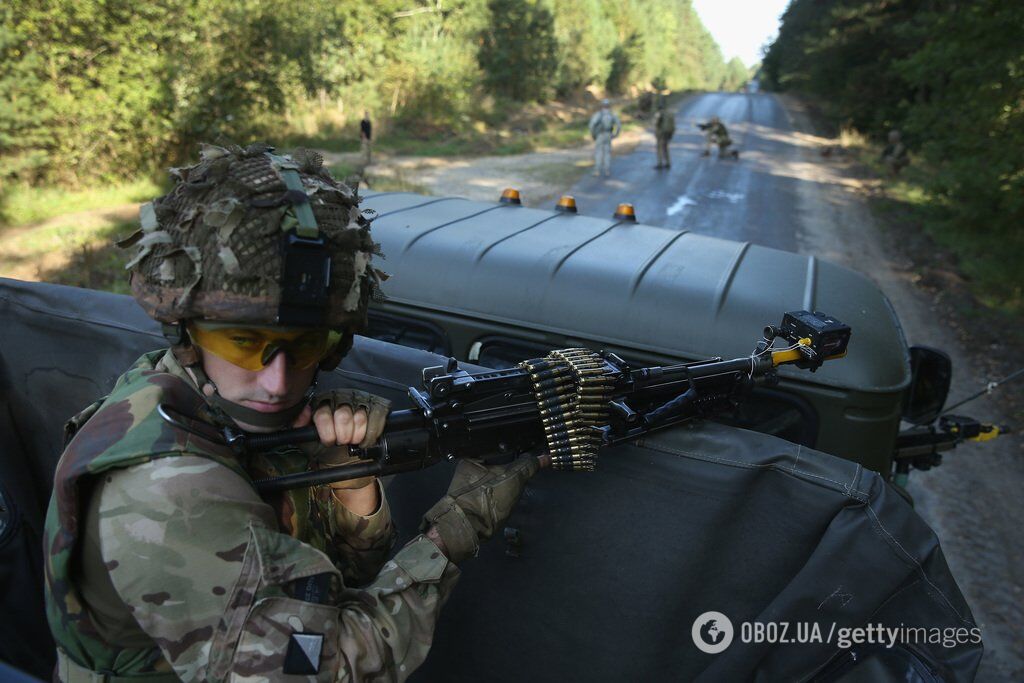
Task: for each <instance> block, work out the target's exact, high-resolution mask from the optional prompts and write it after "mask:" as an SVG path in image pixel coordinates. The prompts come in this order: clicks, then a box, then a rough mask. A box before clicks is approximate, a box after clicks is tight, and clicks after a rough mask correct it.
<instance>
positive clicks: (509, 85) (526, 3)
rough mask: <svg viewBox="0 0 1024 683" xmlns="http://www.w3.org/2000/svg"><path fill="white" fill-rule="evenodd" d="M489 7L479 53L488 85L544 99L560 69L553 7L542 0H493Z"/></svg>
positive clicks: (512, 96)
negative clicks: (488, 16) (550, 8)
mask: <svg viewBox="0 0 1024 683" xmlns="http://www.w3.org/2000/svg"><path fill="white" fill-rule="evenodd" d="M487 7H488V10H489V11H490V17H491V20H490V22H489V23H488V25H487V26H486V28H484V29H483V31H482V32H481V34H480V51H479V55H478V59H479V62H480V68H481V69H482V70H483V72H484V84H485V85H486V87H487V89H488V90H489V91H490V92H492V93H495V94H497V95H503V96H505V97H508V98H510V99H513V100H517V101H521V102H525V101H530V100H542V99H544V98H545V97H546V96H547V95H548V94H549V92H550V91H551V87H552V84H553V82H554V76H555V73H556V71H557V69H558V61H557V54H558V41H557V40H556V39H555V35H554V30H553V28H552V24H553V21H554V18H553V16H552V15H551V11H550V10H549V9H548V7H547V5H546V4H545V3H543V2H541V1H540V0H489V1H488V3H487Z"/></svg>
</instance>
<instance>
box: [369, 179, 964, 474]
mask: <svg viewBox="0 0 1024 683" xmlns="http://www.w3.org/2000/svg"><path fill="white" fill-rule="evenodd" d="M510 197H512V198H514V197H516V193H514V192H508V193H507V196H506V197H505V199H506V201H502V202H494V203H487V202H477V201H469V200H466V199H461V198H457V197H424V196H420V195H416V194H408V193H387V192H385V193H367V195H366V198H365V201H364V204H363V205H364V207H367V208H369V209H372V210H373V211H375V212H376V218H375V220H374V221H373V232H374V237H375V239H376V240H378V241H379V242H380V243H381V245H382V247H383V252H384V254H385V255H386V261H385V262H384V266H385V268H386V269H387V268H390V269H393V270H394V272H395V276H394V277H393V278H391V279H389V280H388V281H387V282H386V283H385V284H384V293H385V294H386V296H387V299H386V300H385V301H383V302H380V303H378V304H377V305H375V306H374V307H373V308H371V330H370V335H371V336H374V337H376V338H378V339H383V340H387V341H392V342H396V343H399V344H405V345H409V346H413V347H417V348H421V349H426V350H429V351H432V352H434V353H439V354H442V355H448V356H454V357H455V358H458V359H460V360H464V361H469V362H473V363H478V364H480V365H484V366H488V367H507V366H508V365H509V364H511V363H515V362H518V361H519V360H522V359H524V358H532V357H536V356H540V355H543V354H544V353H546V352H547V350H549V349H552V348H564V347H570V346H581V347H587V348H591V349H593V350H599V349H606V350H609V351H612V352H614V353H616V354H618V355H619V356H621V357H623V358H625V359H626V360H628V361H631V362H633V363H634V364H636V365H639V366H644V365H660V364H665V363H673V362H681V361H694V360H699V359H706V358H709V357H713V356H719V355H726V356H729V357H732V356H739V355H743V354H747V353H749V352H750V349H751V348H752V344H753V342H754V341H756V339H754V338H752V336H753V337H757V330H759V329H760V327H759V326H760V325H762V324H765V323H766V322H770V321H775V322H777V320H775V318H777V316H778V315H779V311H781V310H786V311H788V310H799V309H804V310H808V311H814V310H817V309H821V310H824V311H827V312H828V313H829V314H831V315H834V316H836V317H837V318H839V319H840V320H842V321H843V322H845V323H847V324H848V325H850V326H851V327H852V328H853V337H852V340H851V342H850V346H849V353H848V355H847V357H846V358H845V359H844V360H843V362H841V363H832V364H828V365H826V366H824V367H822V368H821V369H819V370H818V371H817V372H815V373H814V374H810V373H806V372H802V371H800V370H795V369H789V368H784V369H782V371H781V382H780V383H779V385H778V386H777V387H776V388H772V389H759V390H757V392H756V396H755V397H754V399H753V400H750V401H748V402H746V403H745V404H744V405H743V406H742V408H741V409H740V410H739V411H738V412H737V414H735V415H733V416H731V417H729V418H726V421H728V422H730V423H731V424H735V425H738V426H743V427H748V428H751V429H755V430H758V431H762V432H766V433H770V434H774V435H777V436H781V437H782V438H785V439H787V440H789V441H792V442H794V443H798V444H802V445H804V446H808V447H811V448H815V449H817V450H820V451H824V452H826V453H831V454H833V455H837V456H840V457H842V458H846V459H848V460H852V461H855V462H859V463H861V464H863V465H864V466H865V467H868V468H870V469H872V470H875V471H876V472H880V473H882V474H883V475H884V476H886V477H888V476H890V474H891V473H892V472H893V470H894V454H895V453H896V452H897V450H898V449H899V448H900V447H901V445H902V442H901V441H900V437H899V432H900V424H901V420H908V421H910V422H912V423H914V424H924V425H928V424H930V423H932V422H933V421H934V420H935V419H936V417H937V416H938V414H939V412H940V410H941V408H942V406H943V404H944V403H945V400H946V394H947V393H948V389H949V381H950V376H951V366H950V362H949V358H948V357H947V356H946V355H945V354H943V353H942V352H940V351H936V350H934V349H928V348H922V347H915V348H908V346H907V342H906V339H905V336H904V334H903V330H902V328H901V326H900V322H899V320H898V319H897V317H896V314H895V312H894V311H893V309H892V306H891V305H890V303H889V301H888V300H887V299H886V297H885V295H884V294H883V293H882V292H881V291H880V290H879V289H878V287H877V286H875V285H874V284H873V283H872V282H871V281H870V280H868V279H867V278H866V277H864V276H863V275H861V274H859V273H856V272H854V271H852V270H849V269H846V268H843V267H840V266H837V265H834V264H832V263H829V262H827V261H824V260H821V259H819V258H816V257H814V256H803V255H798V254H793V253H789V252H785V251H780V250H777V249H770V248H767V247H762V246H759V245H756V244H751V243H749V242H734V241H730V240H724V239H718V238H715V237H709V236H706V235H700V234H696V233H692V232H686V231H676V230H669V229H665V228H660V227H655V226H651V225H644V224H641V223H638V222H637V221H636V220H635V217H634V215H635V214H634V213H633V212H632V211H631V207H629V208H626V207H628V205H626V207H623V208H622V210H621V213H620V214H618V215H617V216H616V217H609V218H594V217H585V216H582V215H578V214H577V213H576V212H575V205H574V203H572V202H568V201H564V202H560V204H559V205H558V208H556V209H555V210H541V209H529V208H525V207H523V206H521V205H520V204H518V203H516V202H515V201H514V200H510V199H509V198H510ZM925 451H927V448H925ZM926 462H927V461H926ZM904 465H906V462H904Z"/></svg>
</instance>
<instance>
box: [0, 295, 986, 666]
mask: <svg viewBox="0 0 1024 683" xmlns="http://www.w3.org/2000/svg"><path fill="white" fill-rule="evenodd" d="M161 346H163V340H162V338H161V337H160V334H159V332H158V329H157V327H156V325H155V323H153V322H152V321H151V320H149V319H148V318H147V317H145V315H144V314H143V313H142V311H141V310H140V309H139V308H138V307H137V306H136V305H135V303H134V302H133V301H132V300H131V299H130V298H128V297H124V296H118V295H112V294H106V293H100V292H93V291H88V290H82V289H75V288H68V287H61V286H56V285H47V284H37V283H24V282H18V281H14V280H6V279H0V396H2V399H3V400H2V404H0V488H2V492H3V496H4V497H5V501H6V502H5V504H4V510H5V512H4V515H5V517H4V518H3V519H4V524H3V527H2V528H3V532H2V533H0V614H2V615H4V618H3V619H0V660H2V661H4V662H6V663H8V664H12V665H14V666H15V667H17V668H20V669H22V670H25V671H28V672H30V673H33V674H35V675H36V676H39V677H46V678H48V677H49V671H50V667H51V666H52V642H50V640H49V636H48V632H47V629H46V624H45V617H44V615H43V610H42V574H41V569H40V565H41V549H40V544H39V538H40V531H41V525H42V520H43V516H44V512H45V507H46V502H47V499H48V497H49V490H50V487H51V478H52V472H53V469H54V467H55V465H56V462H57V459H58V457H59V455H60V451H61V433H62V425H63V423H64V421H65V420H66V419H67V418H68V417H70V416H71V415H72V414H74V413H76V412H77V411H78V410H80V409H81V408H82V407H84V406H85V405H87V404H89V403H90V402H92V401H94V400H95V399H97V398H99V397H100V396H102V395H104V394H105V393H106V392H107V391H108V390H109V389H110V387H111V386H112V385H113V382H114V379H115V378H116V377H117V376H118V374H119V373H120V372H121V371H122V370H123V369H125V368H126V367H127V366H128V365H129V364H130V363H131V362H132V361H133V360H135V359H136V358H137V357H138V356H139V355H141V354H142V353H144V352H146V351H149V350H152V349H155V348H159V347H161ZM443 360H444V359H442V358H440V357H438V356H435V355H432V354H428V353H425V352H420V351H416V350H413V349H408V348H403V347H398V346H394V345H391V344H386V343H383V342H377V341H374V340H369V339H363V338H360V339H358V340H357V342H356V346H355V349H354V350H353V352H352V353H351V354H350V355H349V356H348V357H347V358H346V359H345V361H344V363H343V364H342V366H341V368H340V369H339V370H338V371H335V372H334V373H330V376H329V377H327V378H326V381H325V382H324V383H325V384H327V385H331V384H346V385H355V386H360V387H363V388H365V389H368V390H370V391H374V392H376V393H378V394H381V395H385V396H388V397H389V398H391V399H392V400H394V401H396V402H397V403H398V405H399V406H403V405H404V403H403V396H404V391H405V387H406V386H408V385H414V384H418V382H419V380H420V370H421V368H423V367H426V366H430V365H438V364H441V363H442V362H443ZM467 369H470V370H472V368H467ZM449 477H450V467H444V466H442V467H435V468H432V469H430V470H426V471H424V472H421V473H415V474H410V475H402V476H398V477H394V478H392V479H391V481H390V482H389V483H388V496H389V499H390V500H391V504H392V508H393V512H394V515H395V517H396V522H397V524H398V525H399V528H400V530H401V531H402V533H403V537H404V538H408V537H411V536H412V535H414V534H415V533H416V527H417V525H418V520H419V517H420V516H421V515H422V514H423V512H424V511H425V510H426V509H427V508H428V507H429V506H430V505H431V504H432V503H433V502H434V501H436V500H437V499H438V498H439V497H440V496H441V495H442V494H443V492H444V490H445V488H446V486H447V482H448V479H449ZM404 538H403V540H404ZM707 612H718V613H721V614H722V615H724V616H725V618H727V619H728V621H729V622H730V623H731V625H732V627H733V639H732V643H731V644H730V645H729V646H728V647H727V648H726V649H725V650H724V651H722V652H720V653H717V654H708V653H705V652H702V651H701V650H699V649H698V648H697V646H696V640H695V636H694V633H695V632H696V633H697V637H698V638H700V637H701V633H703V637H702V642H705V643H706V642H708V641H709V640H710V641H712V642H714V641H715V639H716V638H717V639H721V638H723V637H725V636H723V635H722V633H724V632H725V631H726V630H727V625H726V624H725V622H724V621H723V620H722V619H721V618H719V620H718V621H717V623H716V624H715V625H714V626H717V627H718V631H717V632H716V631H715V629H714V628H712V625H711V624H710V623H709V618H708V617H702V616H701V615H704V614H705V613H707ZM745 622H746V623H748V624H752V623H754V622H761V623H763V624H769V623H774V624H780V623H785V624H788V626H787V627H786V628H787V629H788V633H787V634H786V636H787V637H788V638H790V639H795V638H798V637H799V636H800V634H803V636H804V637H803V638H802V639H804V640H806V639H808V638H812V639H813V633H814V626H815V625H816V626H817V628H818V629H819V630H820V632H821V635H820V637H821V638H822V639H824V638H826V637H827V636H830V638H831V642H805V643H786V644H783V643H777V642H759V643H758V642H744V641H745V640H752V638H749V637H748V638H744V635H747V636H752V635H753V634H754V630H753V629H754V627H753V626H750V627H746V626H744V623H745ZM875 624H879V625H882V626H884V627H887V628H890V629H897V628H899V627H903V628H904V629H910V628H919V629H922V630H925V632H924V633H922V632H921V631H915V632H914V633H915V635H914V636H913V638H914V639H917V640H918V642H916V643H907V642H904V643H903V644H902V645H897V647H894V648H887V647H885V646H884V645H876V644H868V643H854V642H844V643H843V644H844V645H846V647H844V648H841V647H838V646H837V636H839V635H841V634H842V633H846V635H847V640H852V639H854V638H855V637H856V633H855V632H854V631H852V630H849V629H857V628H860V629H864V628H866V627H871V626H873V625H875ZM974 628H976V624H975V622H974V620H973V617H972V615H971V611H970V609H969V607H968V606H967V604H966V603H965V601H964V598H963V596H962V595H961V593H960V590H959V589H958V587H957V585H956V582H955V581H954V579H953V577H952V576H951V574H950V571H949V568H948V566H947V564H946V561H945V559H944V557H943V554H942V551H941V549H940V547H939V543H938V541H937V539H936V538H935V535H934V533H933V532H932V531H931V529H929V528H928V526H927V525H926V524H925V523H924V522H923V521H922V520H921V519H920V518H919V517H918V515H917V514H916V513H915V512H914V511H913V509H911V508H910V507H909V506H908V505H907V504H906V503H905V502H904V500H903V499H902V498H901V497H900V496H899V495H897V494H896V493H895V492H894V491H892V490H891V489H890V488H889V487H888V485H887V484H885V483H884V481H883V480H882V479H881V478H880V477H879V476H878V475H877V474H875V473H873V472H871V471H869V470H865V469H864V468H863V467H861V466H860V465H858V464H856V463H853V462H849V461H846V460H841V459H838V458H834V457H831V456H828V455H824V454H822V453H818V452H816V451H811V450H808V449H806V448H801V447H799V446H795V445H793V444H790V443H788V442H786V441H781V440H779V439H775V438H773V437H769V436H765V435H762V434H757V433H753V432H747V431H743V430H738V429H733V428H728V427H723V426H720V425H715V424H711V423H691V424H690V425H688V426H685V427H682V428H677V429H673V430H669V431H666V432H663V433H660V434H657V435H654V436H651V437H649V438H646V439H644V440H643V441H642V442H640V443H637V444H635V445H626V446H621V447H617V448H615V449H609V450H606V451H604V452H602V455H601V458H600V460H599V465H598V471H597V472H595V473H592V474H580V473H565V472H548V471H545V472H541V473H540V474H539V475H538V476H537V477H535V478H534V480H533V481H531V483H530V485H529V487H528V488H527V491H526V492H525V494H524V498H523V500H522V502H521V504H520V506H519V507H518V508H517V510H516V512H515V513H514V515H513V517H512V518H511V519H510V520H509V522H508V527H507V529H506V533H505V534H504V537H503V538H497V539H494V540H493V541H491V542H490V543H488V544H486V545H485V546H484V547H483V548H482V550H481V553H480V557H478V558H476V559H473V560H470V561H467V562H465V563H464V566H463V576H462V578H461V580H460V583H459V585H458V586H457V587H456V589H455V591H454V594H453V596H452V598H451V600H450V601H449V603H448V604H447V605H446V606H445V608H444V610H443V611H442V616H441V620H440V623H439V625H438V628H437V632H436V637H435V643H434V647H433V650H432V652H431V654H430V656H429V657H428V659H427V661H426V663H425V664H424V666H423V667H422V668H421V669H420V670H419V671H418V672H416V673H415V674H414V676H413V678H414V680H417V681H440V680H445V681H452V680H456V681H481V680H485V681H519V680H531V681H562V680H593V681H627V680H629V681H634V680H643V681H686V680H707V681H739V680H763V681H801V680H815V679H817V680H843V681H855V680H856V681H869V680H870V681H885V680H893V681H895V680H901V681H907V680H909V681H916V680H920V681H929V680H949V681H954V680H955V681H968V680H972V679H973V677H974V672H975V670H976V668H977V666H978V663H979V661H980V659H981V655H982V646H981V644H980V643H977V642H969V641H970V640H971V639H970V638H969V637H961V636H964V634H966V633H968V632H969V631H970V630H971V629H974ZM780 629H781V627H776V628H775V631H774V633H775V636H774V639H777V638H778V637H779V633H778V631H779V630H780ZM844 629H847V631H844ZM830 631H831V635H830ZM861 633H862V637H861V640H863V639H864V638H865V637H866V636H863V633H864V632H863V631H862V632H861ZM937 634H938V638H937V639H938V641H939V642H935V641H936V635H937ZM904 635H906V632H904ZM765 639H766V638H762V640H765ZM954 639H956V640H960V641H967V642H959V643H954V642H953V640H954ZM943 641H944V642H943ZM721 642H724V641H721V640H719V643H721ZM853 664H856V666H853V667H852V668H850V667H851V665H853Z"/></svg>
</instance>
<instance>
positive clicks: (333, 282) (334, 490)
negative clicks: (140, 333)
mask: <svg viewBox="0 0 1024 683" xmlns="http://www.w3.org/2000/svg"><path fill="white" fill-rule="evenodd" d="M172 175H173V177H174V179H175V183H174V186H173V188H172V189H171V191H170V192H169V193H168V194H167V195H165V196H163V197H161V198H159V199H156V200H154V201H153V202H151V203H148V204H145V205H143V207H142V209H141V212H140V219H141V220H140V222H141V229H140V230H139V231H138V232H137V233H136V234H135V235H133V236H132V237H131V238H129V239H128V240H125V241H124V242H123V243H122V244H124V245H125V246H132V245H134V246H135V247H136V248H137V253H136V255H135V257H134V258H133V259H132V260H131V262H130V263H129V269H130V270H131V288H132V292H133V294H134V296H135V299H136V300H137V301H138V302H139V304H140V305H141V306H142V308H143V309H144V310H145V311H146V312H147V313H148V314H149V315H150V316H152V317H153V318H155V319H156V320H158V321H160V322H161V323H162V324H163V330H164V335H165V337H166V338H167V340H168V344H169V346H170V348H168V349H163V350H159V351H154V352H151V353H148V354H146V355H144V356H143V357H142V358H140V359H139V360H138V361H136V363H135V364H134V365H133V366H132V367H131V368H129V369H128V371H127V372H126V373H125V374H123V375H122V376H121V377H120V378H119V379H118V380H117V383H116V384H115V386H114V389H113V391H112V392H111V393H110V395H108V396H107V397H106V398H104V399H101V400H100V401H98V402H97V403H95V404H93V405H92V406H90V407H89V408H87V409H86V410H85V411H83V412H82V413H81V414H79V415H78V416H76V417H75V418H73V419H72V421H71V423H69V426H68V435H69V438H70V441H69V442H68V444H67V447H66V449H65V451H64V454H63V455H62V456H61V460H60V463H59V464H58V466H57V471H56V475H55V485H54V492H53V497H52V499H51V501H50V507H49V511H48V514H47V520H46V527H45V531H44V548H45V552H46V558H45V565H46V571H45V578H46V607H47V617H48V620H49V624H50V630H51V632H52V633H53V636H54V639H55V640H56V642H57V648H58V653H57V662H58V663H57V671H56V679H57V680H60V681H64V682H65V683H77V682H86V681H125V680H127V679H136V678H138V679H139V680H145V681H147V683H156V682H161V683H162V682H163V681H176V680H179V679H182V680H186V681H192V680H196V681H207V680H227V679H229V678H230V679H236V678H238V679H241V678H245V679H252V680H280V679H282V678H284V677H287V676H292V675H295V676H316V677H317V678H318V680H336V681H349V680H365V679H386V680H404V679H405V678H406V677H407V676H409V675H410V674H411V673H412V671H413V670H414V669H415V668H416V667H417V666H418V665H419V664H420V663H421V662H422V661H423V659H424V658H425V657H426V655H427V652H428V650H429V649H430V644H431V639H432V634H433V630H434V626H435V624H436V622H437V619H438V615H439V612H440V609H441V606H442V605H443V604H444V603H445V601H446V600H447V598H448V596H449V594H450V592H451V590H452V588H453V587H454V585H455V583H456V580H457V579H458V577H459V569H458V567H457V566H456V564H457V563H458V562H461V561H463V560H465V559H467V558H469V557H471V556H473V555H474V554H475V553H476V551H477V548H478V544H479V543H480V542H481V541H482V540H485V539H487V538H489V537H490V536H491V535H492V534H493V533H494V531H495V529H496V528H501V522H502V520H503V519H504V518H505V517H506V516H507V515H508V514H509V513H510V511H511V509H512V506H513V505H514V504H515V502H516V500H517V499H518V498H519V495H520V493H521V491H522V489H523V486H524V484H525V482H526V480H527V479H529V477H530V476H531V475H532V474H533V473H534V472H536V470H537V466H538V465H537V459H536V458H535V457H533V456H530V457H525V458H520V459H517V460H515V461H513V462H512V463H509V464H507V465H500V466H485V465H483V464H482V463H479V462H476V461H469V460H465V461H460V463H459V465H458V466H457V467H456V470H455V475H454V478H453V480H452V485H451V487H450V488H449V495H446V496H445V497H444V498H442V499H441V501H439V502H438V503H437V504H436V505H435V506H433V507H432V508H431V509H430V510H429V511H428V512H427V513H426V515H425V517H424V520H423V524H422V527H421V531H422V532H423V533H422V534H421V535H419V536H418V537H416V538H415V539H413V540H412V541H410V542H409V543H408V544H407V545H406V546H405V547H404V548H402V549H401V550H400V551H399V552H398V553H397V554H396V555H395V556H394V558H393V559H392V560H390V561H387V562H386V560H387V557H388V554H389V552H390V550H391V545H392V543H393V540H394V527H393V524H392V522H391V517H390V512H389V508H388V503H387V501H386V499H385V497H384V489H383V486H382V485H381V483H380V482H379V481H378V480H377V479H376V478H373V477H368V478H366V479H360V480H355V481H348V482H338V483H334V484H329V485H325V486H318V487H313V488H309V489H296V490H291V491H288V492H286V493H283V494H275V495H268V496H266V497H261V495H260V494H259V493H258V492H257V489H256V487H255V485H254V481H255V480H258V479H260V478H264V477H267V476H273V475H279V474H288V473H292V472H297V471H304V470H307V469H317V468H322V467H332V466H335V465H339V464H344V463H346V462H350V461H351V460H352V458H351V457H350V455H349V446H350V445H356V444H358V445H360V446H363V447H366V446H369V445H371V444H373V443H374V442H376V441H377V439H378V437H380V435H381V433H382V431H383V429H384V425H385V419H386V417H387V414H388V402H387V401H386V400H385V399H382V398H378V397H376V396H372V395H370V394H367V393H364V392H361V391H355V390H350V389H348V390H333V391H327V392H320V393H317V392H315V389H316V376H317V374H318V372H320V371H321V370H329V369H331V368H333V367H334V366H335V365H337V363H338V362H339V361H340V359H341V358H342V356H344V355H345V353H346V352H347V351H348V350H349V348H350V347H351V345H352V339H353V335H354V334H355V333H357V332H359V331H360V330H361V329H363V328H364V326H365V325H366V314H367V304H368V302H369V299H370V295H371V292H372V290H373V289H375V287H376V284H377V281H378V278H379V276H380V275H381V274H380V273H379V272H378V271H375V270H374V269H373V268H372V266H371V258H372V256H373V254H375V253H377V249H378V246H377V245H376V244H375V243H374V242H373V240H372V238H371V235H370V226H369V223H368V221H367V220H366V219H365V218H364V217H363V215H362V214H361V213H360V212H359V209H358V202H359V199H358V197H357V196H356V194H355V193H354V192H352V190H350V189H349V188H348V187H346V186H345V185H343V184H341V183H339V182H337V181H335V180H334V179H333V178H332V177H331V175H330V174H329V173H328V172H327V170H326V169H324V168H323V160H322V159H321V158H320V156H319V155H317V154H316V153H313V152H307V151H297V152H296V153H294V154H293V155H291V156H287V155H279V154H276V153H275V152H274V150H273V149H272V148H269V147H266V146H264V145H252V146H250V147H248V148H246V149H241V148H238V147H230V148H222V147H215V146H212V145H206V146H204V148H203V151H202V159H201V161H200V162H199V163H198V164H196V165H194V166H191V167H188V168H181V169H174V170H173V171H172ZM158 406H160V407H162V408H163V409H164V411H165V412H166V411H173V413H174V414H176V415H179V416H185V417H184V419H185V420H186V421H187V422H186V423H179V424H172V423H170V422H168V421H166V420H165V419H162V417H161V415H160V414H159V412H158V410H157V408H158ZM310 424H312V425H314V426H315V429H316V431H317V433H318V435H319V437H320V444H319V445H317V446H316V447H309V448H299V447H294V446H287V447H279V448H277V449H274V450H272V451H269V452H267V453H245V454H243V455H238V454H237V453H235V452H234V451H233V450H232V449H231V448H229V447H228V446H226V445H225V444H224V443H223V442H222V441H219V440H218V439H216V438H213V437H211V436H210V435H211V434H213V435H216V434H218V433H219V429H218V428H220V427H232V428H235V429H238V428H241V429H245V430H248V431H252V432H273V431H277V430H281V429H285V428H291V427H303V426H308V425H310Z"/></svg>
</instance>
